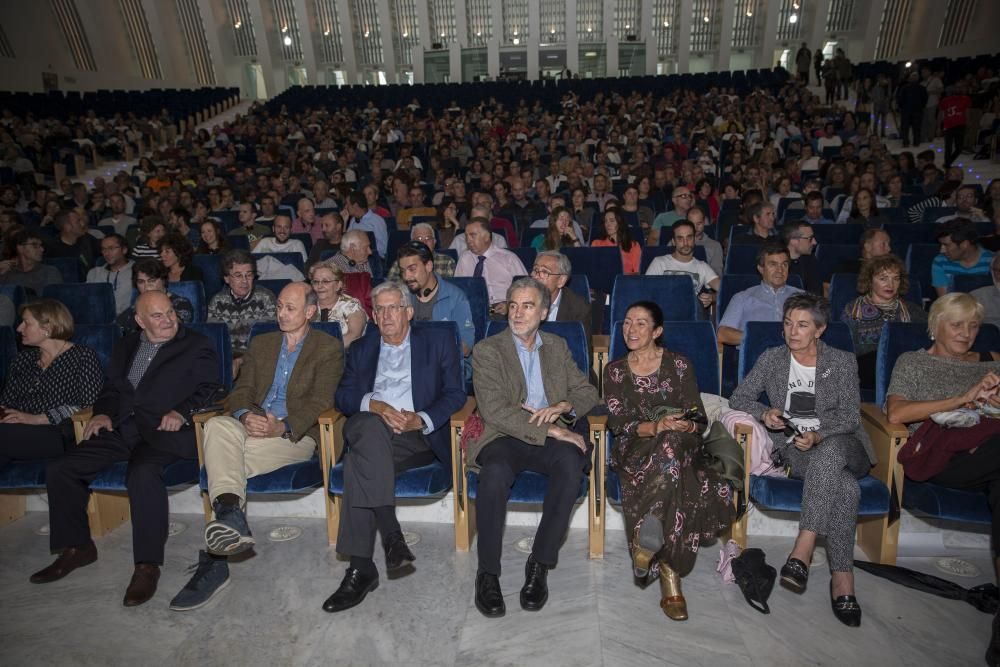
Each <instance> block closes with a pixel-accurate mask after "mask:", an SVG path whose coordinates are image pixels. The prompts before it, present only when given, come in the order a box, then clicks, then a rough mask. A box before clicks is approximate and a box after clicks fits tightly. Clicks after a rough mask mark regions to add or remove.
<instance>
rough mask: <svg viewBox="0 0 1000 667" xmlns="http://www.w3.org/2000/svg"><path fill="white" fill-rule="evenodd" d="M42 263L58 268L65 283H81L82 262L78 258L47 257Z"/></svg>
mask: <svg viewBox="0 0 1000 667" xmlns="http://www.w3.org/2000/svg"><path fill="white" fill-rule="evenodd" d="M42 263H43V264H48V265H49V266H54V267H56V268H57V269H58V270H59V274H60V275H61V276H62V279H63V282H64V283H78V282H80V279H81V275H80V273H81V271H80V260H79V259H77V258H76V257H46V258H44V259H43V260H42Z"/></svg>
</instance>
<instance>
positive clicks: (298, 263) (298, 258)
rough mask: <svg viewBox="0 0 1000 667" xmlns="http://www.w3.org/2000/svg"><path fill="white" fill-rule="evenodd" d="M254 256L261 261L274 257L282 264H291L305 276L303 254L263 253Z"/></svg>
mask: <svg viewBox="0 0 1000 667" xmlns="http://www.w3.org/2000/svg"><path fill="white" fill-rule="evenodd" d="M254 256H255V257H256V258H257V260H258V261H260V260H261V259H262V258H264V257H273V258H274V259H276V260H278V261H279V262H281V263H282V264H291V265H292V266H294V267H295V268H296V269H298V270H299V271H301V272H302V273H303V274H305V271H306V264H305V262H304V261H302V254H301V253H297V252H261V253H254Z"/></svg>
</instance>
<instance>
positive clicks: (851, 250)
mask: <svg viewBox="0 0 1000 667" xmlns="http://www.w3.org/2000/svg"><path fill="white" fill-rule="evenodd" d="M813 229H815V227H814V228H813ZM860 256H861V251H860V249H859V248H858V246H857V244H845V243H821V244H820V245H819V246H818V247H817V248H816V264H817V266H818V267H819V274H820V276H822V278H823V279H824V280H825V281H829V279H830V276H831V275H833V272H834V271H836V270H837V267H838V266H839V265H840V263H841V262H847V261H851V260H855V259H857V258H858V257H860Z"/></svg>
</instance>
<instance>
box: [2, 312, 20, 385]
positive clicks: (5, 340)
mask: <svg viewBox="0 0 1000 667" xmlns="http://www.w3.org/2000/svg"><path fill="white" fill-rule="evenodd" d="M16 356H17V332H15V331H14V327H0V387H3V386H4V382H6V380H7V369H8V368H10V365H11V363H12V362H13V361H14V357H16Z"/></svg>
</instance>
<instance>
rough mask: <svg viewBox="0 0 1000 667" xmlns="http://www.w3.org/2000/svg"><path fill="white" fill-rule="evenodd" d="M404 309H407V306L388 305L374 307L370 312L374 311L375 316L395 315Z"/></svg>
mask: <svg viewBox="0 0 1000 667" xmlns="http://www.w3.org/2000/svg"><path fill="white" fill-rule="evenodd" d="M404 308H409V306H404V305H402V304H396V303H390V304H389V305H388V306H375V307H374V308H372V310H373V311H375V314H376V315H395V314H396V313H398V312H399V311H401V310H403V309H404Z"/></svg>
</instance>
